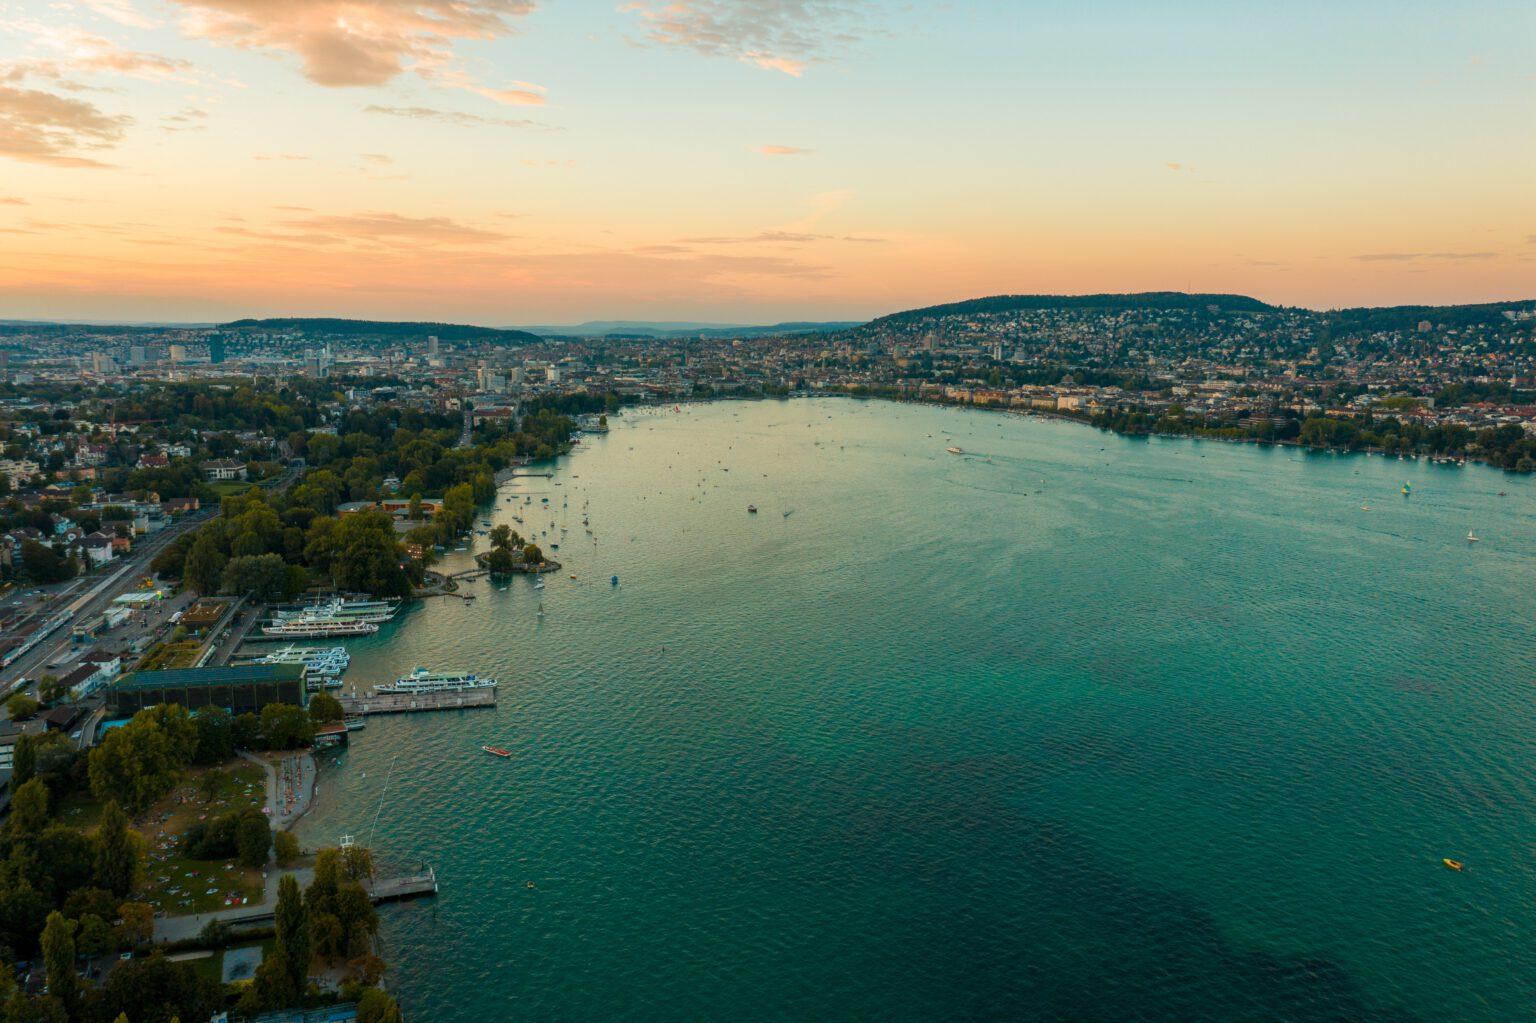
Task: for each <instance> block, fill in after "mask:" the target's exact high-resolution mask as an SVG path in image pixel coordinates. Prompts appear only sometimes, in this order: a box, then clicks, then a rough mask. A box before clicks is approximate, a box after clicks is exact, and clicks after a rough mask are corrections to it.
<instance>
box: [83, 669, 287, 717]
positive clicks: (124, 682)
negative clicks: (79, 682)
mask: <svg viewBox="0 0 1536 1023" xmlns="http://www.w3.org/2000/svg"><path fill="white" fill-rule="evenodd" d="M307 675H308V672H307V670H306V669H305V667H304V665H302V664H243V665H240V666H238V667H217V668H172V669H169V670H166V671H135V672H131V673H129V674H127V675H124V676H123V677H122V678H121V679H119V680H118V681H117V682H115V683H114V684H113V685H112V686H111V687H110V688H109V689H108V690H107V705H108V707H109V708H110V710H111V714H112V716H113V717H118V718H125V717H132V716H133V715H134V714H136V713H138V712H139V711H141V710H143V709H144V708H145V707H153V706H154V705H155V704H157V703H179V704H181V705H182V706H183V707H186V708H187V709H188V710H194V711H195V710H199V709H201V708H203V707H223V708H224V709H225V710H228V711H229V712H230V713H232V714H245V713H252V714H259V713H261V709H262V708H263V707H265V706H267V705H268V704H271V703H290V704H293V705H294V706H298V707H302V706H304V705H305V703H306V702H307V701H308V688H307Z"/></svg>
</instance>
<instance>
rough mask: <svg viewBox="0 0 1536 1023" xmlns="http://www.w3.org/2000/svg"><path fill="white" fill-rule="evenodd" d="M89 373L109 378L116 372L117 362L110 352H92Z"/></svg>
mask: <svg viewBox="0 0 1536 1023" xmlns="http://www.w3.org/2000/svg"><path fill="white" fill-rule="evenodd" d="M91 372H92V373H95V374H96V375H97V376H111V375H112V374H113V373H116V372H117V360H116V359H114V358H112V353H110V352H92V353H91Z"/></svg>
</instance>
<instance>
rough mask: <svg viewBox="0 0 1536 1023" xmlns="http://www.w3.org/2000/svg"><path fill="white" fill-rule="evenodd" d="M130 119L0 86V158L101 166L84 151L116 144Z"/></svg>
mask: <svg viewBox="0 0 1536 1023" xmlns="http://www.w3.org/2000/svg"><path fill="white" fill-rule="evenodd" d="M129 121H130V119H129V118H127V117H123V116H112V115H109V114H105V113H103V112H102V111H101V110H100V109H99V108H98V107H96V106H95V105H94V104H92V103H88V102H86V101H84V100H79V99H73V98H70V97H67V96H59V95H55V94H54V93H51V92H44V91H42V90H40V89H23V88H18V87H15V86H12V85H5V84H0V156H8V157H10V158H11V159H13V160H25V161H28V162H30V163H46V164H52V165H54V166H56V167H105V166H107V164H105V163H102V162H101V161H100V160H97V159H94V158H93V157H90V156H86V155H83V154H84V152H87V151H92V150H100V149H106V148H109V147H111V146H114V145H116V144H117V143H118V142H119V141H120V140H121V139H122V137H123V130H124V128H125V126H126V125H127V124H128V123H129Z"/></svg>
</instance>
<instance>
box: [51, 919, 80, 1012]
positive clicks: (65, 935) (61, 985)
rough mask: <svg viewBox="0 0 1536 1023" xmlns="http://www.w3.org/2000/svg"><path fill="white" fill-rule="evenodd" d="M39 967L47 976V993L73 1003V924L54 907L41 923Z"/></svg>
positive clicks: (75, 980) (76, 984) (75, 986)
mask: <svg viewBox="0 0 1536 1023" xmlns="http://www.w3.org/2000/svg"><path fill="white" fill-rule="evenodd" d="M42 945H43V969H44V971H45V973H46V975H47V977H48V993H49V994H50V995H53V996H54V997H55V998H57V999H59V1000H60V1001H61V1002H63V1003H64V1004H65V1006H71V1005H73V1004H74V1003H75V996H76V994H77V992H78V987H79V980H80V979H79V977H78V976H76V974H75V924H74V921H72V920H70V919H69V918H68V917H66V916H65V915H64V914H63V913H60V912H59V911H58V910H54V911H53V912H52V913H49V914H48V922H47V923H46V924H44V925H43V938H42Z"/></svg>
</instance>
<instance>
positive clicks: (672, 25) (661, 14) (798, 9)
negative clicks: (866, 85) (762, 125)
mask: <svg viewBox="0 0 1536 1023" xmlns="http://www.w3.org/2000/svg"><path fill="white" fill-rule="evenodd" d="M866 6H867V5H866V4H865V3H863V2H862V0H634V2H632V3H630V4H629V5H628V6H627V7H625V8H624V10H626V11H629V12H630V13H632V14H634V15H635V16H636V17H637V18H638V19H640V21H641V23H642V24H643V25H644V29H645V36H644V39H645V41H646V42H649V43H652V44H654V45H658V46H670V47H674V48H677V49H685V50H692V51H693V52H695V53H701V54H704V55H705V56H710V57H728V58H731V59H734V60H739V61H743V62H745V63H748V64H753V65H756V66H757V67H760V68H764V69H765V70H769V71H778V72H781V73H783V74H786V75H791V76H793V77H796V78H798V77H800V75H801V74H803V73H804V72H805V69H806V68H807V67H808V66H809V65H811V64H814V63H820V62H824V61H827V60H831V59H832V58H833V57H834V56H835V55H836V53H837V52H839V51H841V50H843V49H846V48H847V47H848V46H850V45H852V44H854V43H855V42H857V40H858V34H859V31H858V30H859V25H858V22H859V19H860V15H861V14H862V13H863V12H864V10H865V9H866Z"/></svg>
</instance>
